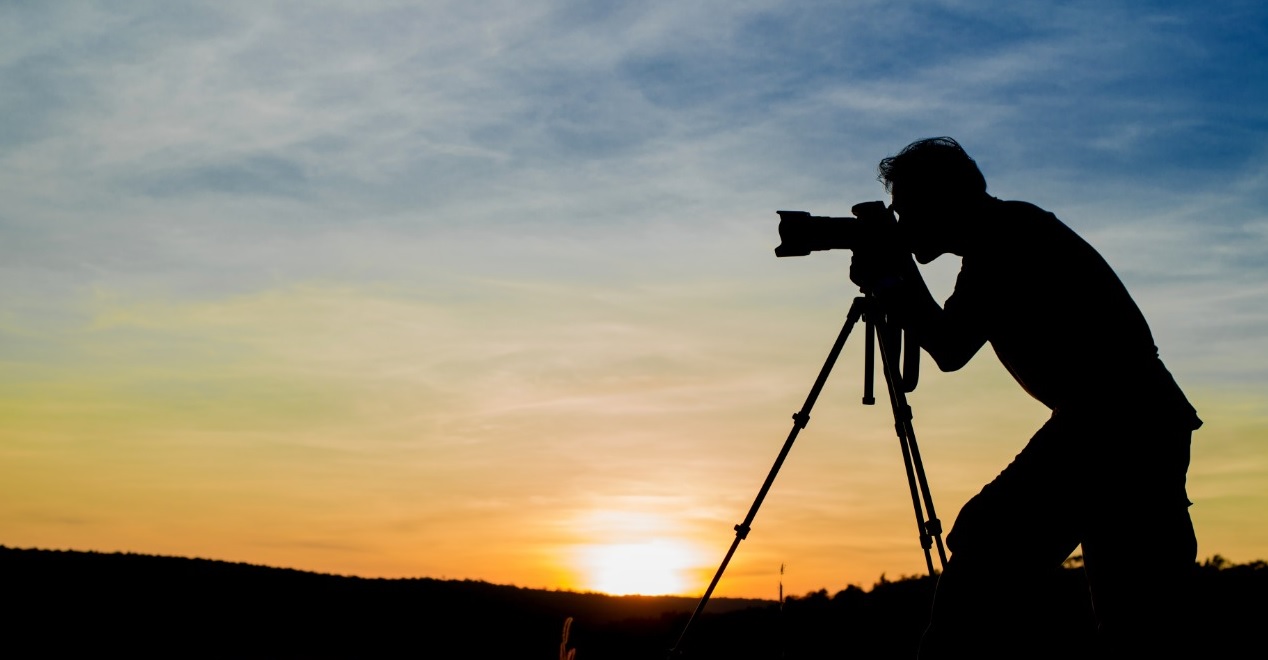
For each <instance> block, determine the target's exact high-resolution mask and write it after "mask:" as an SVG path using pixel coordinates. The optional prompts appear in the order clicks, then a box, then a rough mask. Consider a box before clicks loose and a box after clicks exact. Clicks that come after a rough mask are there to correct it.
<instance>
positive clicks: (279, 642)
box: [0, 546, 1268, 660]
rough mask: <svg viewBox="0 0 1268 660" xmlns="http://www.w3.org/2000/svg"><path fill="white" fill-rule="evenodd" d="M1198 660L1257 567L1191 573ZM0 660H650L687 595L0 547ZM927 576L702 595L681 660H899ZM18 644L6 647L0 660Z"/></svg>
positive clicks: (1076, 610)
mask: <svg viewBox="0 0 1268 660" xmlns="http://www.w3.org/2000/svg"><path fill="white" fill-rule="evenodd" d="M1197 575H1198V578H1199V579H1198V580H1197V591H1196V594H1195V600H1196V603H1195V604H1196V605H1197V607H1196V608H1195V610H1196V611H1197V612H1198V614H1197V617H1198V618H1197V619H1195V621H1194V627H1195V630H1196V632H1197V636H1198V637H1199V639H1200V640H1202V647H1203V648H1204V649H1205V651H1206V652H1205V653H1204V654H1203V657H1209V658H1223V657H1240V656H1239V655H1238V649H1242V648H1248V649H1249V648H1255V647H1256V646H1257V645H1258V644H1259V643H1260V642H1261V639H1260V636H1261V634H1262V630H1263V622H1264V621H1268V566H1266V565H1265V564H1264V562H1262V561H1260V562H1253V563H1251V564H1244V565H1232V564H1229V563H1227V562H1225V561H1224V560H1222V559H1221V558H1219V557H1218V556H1217V557H1215V558H1213V559H1211V560H1208V561H1207V562H1205V563H1204V564H1203V565H1201V566H1199V567H1197ZM1060 577H1061V584H1054V585H1053V589H1052V590H1051V592H1050V593H1047V594H1046V595H1045V598H1044V599H1043V601H1042V602H1041V603H1039V604H1036V605H1034V607H1036V608H1037V609H1036V614H1037V617H1036V619H1037V620H1039V621H1041V622H1042V623H1043V624H1044V625H1043V628H1042V630H1037V631H1036V634H1040V635H1043V638H1044V640H1045V642H1044V646H1043V648H1044V650H1045V652H1046V653H1047V654H1048V655H1045V656H1044V657H1055V656H1057V655H1058V654H1061V655H1062V656H1063V657H1076V658H1077V657H1087V652H1088V644H1089V641H1090V635H1091V632H1092V631H1091V623H1090V611H1089V610H1088V608H1087V603H1086V584H1085V582H1084V581H1083V578H1082V571H1081V570H1077V569H1069V570H1066V571H1063V572H1062V574H1061V576H1060ZM0 585H2V588H3V592H2V593H3V595H4V612H5V614H4V617H3V619H2V620H3V622H4V623H3V628H2V629H0V630H2V631H3V634H4V640H5V643H4V647H3V648H5V649H6V656H9V657H67V656H77V657H83V656H92V657H99V656H126V657H164V658H189V657H194V658H199V657H218V658H230V657H231V658H395V657H412V658H446V657H454V658H481V659H482V658H514V659H529V658H546V659H550V658H554V657H557V656H558V654H559V645H560V632H561V628H562V625H563V622H564V620H565V619H566V618H568V617H572V618H573V620H574V621H573V624H572V629H571V635H570V639H569V643H568V646H569V648H575V649H576V650H577V658H578V660H590V659H592V658H593V659H596V660H597V659H613V660H616V659H621V658H650V659H655V660H661V659H663V658H665V657H666V652H667V650H668V649H670V648H671V647H673V646H674V644H675V642H676V641H677V640H678V636H679V634H680V633H681V632H682V629H683V626H684V625H685V623H686V620H687V617H688V615H689V613H690V612H691V611H692V610H693V609H694V608H695V606H696V603H697V602H698V601H697V599H695V598H650V597H613V596H605V595H601V594H586V593H576V592H566V591H548V590H538V589H524V588H519V587H512V586H503V585H495V584H489V583H486V582H476V581H456V580H434V579H427V578H418V579H402V580H387V579H365V578H357V577H344V576H336V575H325V574H318V573H307V572H302V571H296V570H289V569H279V568H268V567H263V566H255V565H249V564H235V563H228V562H219V561H210V560H203V559H182V558H175V557H155V556H147V555H136V554H118V553H116V554H104V553H92V552H69V551H48V550H19V549H12V548H5V547H3V546H0ZM932 587H933V581H932V580H931V579H929V578H904V579H900V580H897V581H888V580H884V579H883V578H882V580H881V581H880V582H879V583H878V584H876V585H874V586H873V587H872V588H871V589H870V590H868V591H864V590H863V589H861V588H858V587H850V588H848V589H846V590H844V591H841V592H839V593H837V594H835V595H829V594H828V592H827V591H820V592H817V593H811V594H806V595H805V596H802V597H799V598H789V599H787V600H786V602H785V603H783V605H782V606H781V604H780V603H777V602H775V601H761V600H756V601H745V600H730V599H716V600H711V601H710V603H709V607H708V609H707V610H706V614H705V616H704V617H702V618H701V619H700V620H698V621H697V622H695V623H694V624H693V626H692V629H691V631H690V637H689V638H688V643H687V644H686V645H685V646H684V650H685V651H686V653H685V654H684V655H683V657H684V658H701V659H703V658H719V659H722V658H726V659H727V660H735V659H744V658H786V659H792V658H869V659H871V658H911V657H913V655H914V650H915V648H916V642H917V640H918V638H919V634H920V630H921V628H922V627H923V624H924V618H925V616H926V613H927V610H928V606H929V598H930V595H931V593H932ZM15 649H22V650H23V651H22V652H21V653H16V654H11V653H9V652H10V651H13V650H15Z"/></svg>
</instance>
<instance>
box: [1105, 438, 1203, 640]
mask: <svg viewBox="0 0 1268 660" xmlns="http://www.w3.org/2000/svg"><path fill="white" fill-rule="evenodd" d="M1189 436H1190V434H1189V433H1188V432H1184V433H1175V432H1174V431H1171V432H1159V433H1153V434H1148V437H1145V438H1143V440H1144V442H1142V443H1140V444H1141V445H1142V448H1141V449H1139V450H1137V451H1135V452H1130V453H1128V452H1120V453H1116V454H1114V455H1112V456H1110V457H1109V459H1108V460H1106V462H1105V465H1106V467H1107V471H1106V473H1105V474H1103V475H1102V479H1103V484H1104V485H1102V486H1101V487H1100V488H1099V489H1098V498H1099V499H1101V500H1102V501H1101V503H1100V505H1099V506H1098V507H1097V515H1096V516H1095V517H1094V519H1093V522H1092V524H1091V526H1090V529H1089V531H1088V535H1087V538H1085V539H1084V541H1083V549H1084V560H1085V565H1086V567H1087V573H1088V580H1089V582H1090V583H1091V588H1092V600H1093V604H1094V606H1095V609H1096V617H1097V620H1098V621H1099V623H1100V637H1101V640H1100V642H1101V645H1102V647H1103V648H1102V654H1103V655H1104V656H1105V657H1110V658H1112V657H1129V656H1136V655H1140V654H1146V655H1145V656H1142V657H1148V655H1147V654H1152V653H1157V654H1159V657H1161V656H1163V655H1166V656H1170V655H1173V654H1175V653H1181V654H1182V653H1183V651H1184V650H1185V647H1186V645H1187V644H1188V643H1189V640H1188V639H1187V630H1188V627H1189V625H1188V614H1189V610H1188V608H1189V607H1190V606H1191V603H1190V601H1189V597H1190V594H1189V589H1190V588H1191V580H1192V578H1193V572H1194V570H1195V562H1196V560H1197V538H1196V536H1195V535H1194V532H1193V522H1192V520H1191V519H1190V517H1189V511H1188V504H1189V502H1188V499H1187V497H1186V494H1185V489H1184V482H1185V472H1186V471H1187V469H1188V464H1189ZM1138 437H1139V436H1138ZM1124 654H1126V655H1124Z"/></svg>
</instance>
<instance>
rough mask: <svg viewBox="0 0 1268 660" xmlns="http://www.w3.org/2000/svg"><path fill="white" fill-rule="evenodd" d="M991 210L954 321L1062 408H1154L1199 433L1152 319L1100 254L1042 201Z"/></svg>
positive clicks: (968, 255)
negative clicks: (1161, 353)
mask: <svg viewBox="0 0 1268 660" xmlns="http://www.w3.org/2000/svg"><path fill="white" fill-rule="evenodd" d="M984 211H985V213H984V214H983V215H982V216H981V217H980V218H979V219H978V220H979V222H980V224H979V232H980V234H979V236H978V237H977V240H975V241H974V242H973V248H972V249H970V250H967V251H966V252H965V254H964V256H963V266H962V269H961V272H960V277H959V280H958V281H957V283H956V288H955V292H954V293H953V294H952V296H951V297H950V298H949V299H948V300H947V302H946V305H945V306H944V308H945V310H946V312H947V314H948V316H949V317H950V318H951V319H952V322H953V323H954V324H955V325H956V326H959V327H961V328H962V329H963V331H964V332H968V333H977V334H980V336H981V337H982V338H984V339H985V340H987V341H989V342H991V346H992V348H994V349H995V352H996V354H997V355H998V356H999V359H1000V361H1001V362H1002V363H1003V364H1004V366H1005V367H1006V368H1007V369H1008V370H1009V372H1010V373H1011V374H1012V375H1013V376H1014V377H1015V378H1016V379H1017V381H1018V383H1020V384H1021V386H1022V387H1023V388H1025V389H1026V391H1027V392H1029V393H1030V394H1031V395H1033V396H1034V397H1035V398H1037V399H1039V400H1040V401H1041V402H1043V403H1044V404H1045V405H1047V406H1048V407H1049V408H1051V409H1053V410H1078V411H1102V410H1109V409H1111V408H1115V409H1123V408H1126V409H1127V410H1131V409H1132V408H1142V409H1143V408H1147V409H1149V410H1150V411H1151V412H1152V413H1153V414H1164V415H1167V416H1169V417H1170V416H1174V418H1175V421H1181V420H1183V422H1184V423H1191V424H1193V426H1191V428H1196V425H1197V423H1198V422H1197V420H1196V417H1195V416H1194V411H1193V408H1192V406H1190V405H1189V403H1188V401H1187V400H1185V398H1184V395H1183V393H1182V392H1181V391H1180V389H1179V388H1178V387H1177V386H1176V385H1175V382H1174V380H1173V379H1172V378H1171V375H1170V374H1169V373H1168V372H1167V370H1166V368H1165V367H1163V365H1162V362H1161V360H1159V359H1158V349H1157V347H1156V346H1155V345H1154V340H1153V336H1152V334H1151V333H1150V331H1149V326H1148V324H1147V323H1146V321H1145V318H1144V316H1143V315H1142V314H1141V312H1140V309H1139V308H1138V307H1137V305H1136V303H1135V301H1133V300H1132V298H1131V295H1130V294H1129V293H1128V292H1127V289H1126V287H1124V286H1123V283H1122V281H1121V280H1120V279H1119V278H1118V276H1117V275H1116V274H1115V273H1114V271H1113V269H1112V268H1110V266H1109V265H1108V264H1107V263H1106V262H1105V260H1104V259H1103V258H1102V257H1101V256H1100V254H1098V253H1097V252H1096V250H1095V249H1094V248H1093V247H1092V246H1091V245H1089V244H1088V243H1087V242H1086V241H1084V240H1083V239H1082V238H1080V237H1079V236H1078V235H1077V234H1075V233H1074V231H1073V230H1071V229H1070V228H1069V227H1067V226H1066V225H1065V224H1064V223H1062V222H1061V221H1060V220H1058V219H1057V218H1056V216H1054V215H1053V214H1051V213H1048V212H1047V211H1044V210H1042V209H1040V208H1038V207H1036V206H1034V205H1032V204H1028V203H1025V202H1006V201H999V200H992V201H991V202H990V203H989V204H987V205H985V207H984Z"/></svg>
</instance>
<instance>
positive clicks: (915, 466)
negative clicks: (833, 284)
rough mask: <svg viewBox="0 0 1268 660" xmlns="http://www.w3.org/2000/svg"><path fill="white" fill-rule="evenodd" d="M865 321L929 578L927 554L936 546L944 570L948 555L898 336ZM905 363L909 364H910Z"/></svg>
mask: <svg viewBox="0 0 1268 660" xmlns="http://www.w3.org/2000/svg"><path fill="white" fill-rule="evenodd" d="M867 320H868V323H869V324H872V325H876V326H877V327H876V337H877V343H878V344H879V346H880V353H881V367H882V369H883V370H884V372H885V384H886V386H887V389H888V390H889V401H890V405H891V406H892V407H893V409H894V432H895V433H896V434H897V435H898V442H899V444H900V445H901V447H902V452H903V464H904V466H905V468H906V471H907V484H908V487H909V488H910V490H911V502H912V508H913V509H914V510H915V512H916V525H917V528H918V529H919V533H920V547H921V548H923V549H924V552H925V564H926V566H927V567H928V569H929V574H930V575H933V574H934V572H935V571H934V565H933V557H932V555H931V553H930V550H931V548H932V547H933V544H934V542H935V541H936V543H937V548H938V559H939V561H940V563H941V566H942V567H943V568H945V567H946V565H947V552H946V548H945V547H944V546H943V543H942V522H941V521H940V520H938V516H937V514H936V513H935V512H934V508H933V495H932V494H931V493H930V491H929V480H928V478H927V477H926V475H925V468H924V463H923V461H921V459H920V449H919V447H918V446H917V444H916V432H915V429H914V428H913V427H912V424H911V420H912V413H911V406H909V405H908V404H907V395H906V391H907V389H906V386H905V385H904V383H903V378H902V376H901V375H900V374H899V373H898V367H897V364H898V355H897V353H896V352H895V350H896V349H897V347H898V346H899V345H900V341H899V336H898V335H899V332H898V331H897V329H895V328H891V327H890V326H889V325H888V324H886V323H885V319H884V317H883V315H882V314H879V313H873V314H871V315H869V316H868V317H867ZM908 362H909V363H910V360H909V361H908ZM926 514H927V517H926Z"/></svg>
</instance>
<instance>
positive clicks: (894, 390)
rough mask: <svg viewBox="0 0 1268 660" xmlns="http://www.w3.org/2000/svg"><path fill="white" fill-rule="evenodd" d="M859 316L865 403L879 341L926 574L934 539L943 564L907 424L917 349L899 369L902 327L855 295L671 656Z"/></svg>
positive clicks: (872, 301) (747, 526) (938, 531)
mask: <svg viewBox="0 0 1268 660" xmlns="http://www.w3.org/2000/svg"><path fill="white" fill-rule="evenodd" d="M860 318H862V319H863V322H864V325H865V327H866V335H865V341H866V344H865V348H864V350H865V353H864V367H863V378H864V380H863V405H873V404H874V403H876V397H875V396H873V383H874V373H875V364H876V362H875V353H876V349H877V348H878V347H879V349H880V355H881V368H882V371H883V373H884V374H885V383H886V386H887V389H888V390H889V402H890V406H891V407H892V408H893V410H894V431H895V433H897V435H898V442H899V445H901V446H902V452H903V463H904V465H905V467H906V470H907V485H908V487H909V488H910V490H911V503H912V507H913V508H914V509H915V512H916V528H917V530H918V531H919V535H920V546H921V548H923V549H924V553H925V564H926V565H927V567H928V569H929V574H930V575H935V570H934V566H933V555H932V552H931V550H932V548H933V546H934V542H935V541H936V542H937V548H938V559H939V561H940V565H941V566H943V567H945V566H946V563H947V553H946V549H945V548H944V547H943V544H942V523H941V522H939V520H938V516H937V514H935V513H934V509H933V496H932V495H930V493H929V482H928V479H926V477H925V468H924V463H923V462H922V461H921V460H920V450H919V448H918V447H917V446H916V433H915V430H914V429H913V428H912V425H911V419H912V414H911V408H910V407H909V406H908V405H907V394H908V393H909V392H912V391H913V390H915V388H916V381H917V378H918V373H919V369H918V365H919V357H920V353H919V349H918V348H917V347H915V346H914V345H909V346H908V347H907V350H906V351H905V353H906V355H905V356H904V358H905V359H904V364H903V367H902V372H900V371H899V352H900V351H901V348H900V346H901V344H902V330H901V329H900V328H899V327H898V326H896V325H893V324H891V323H889V322H888V319H887V318H886V316H885V313H884V311H883V310H882V309H881V306H880V304H879V302H878V301H877V300H876V298H875V297H873V296H872V295H870V294H869V295H866V296H864V297H860V298H855V299H854V302H853V304H851V305H850V311H849V314H847V315H846V319H845V325H844V326H843V327H842V328H841V333H840V334H839V335H838V336H837V340H836V343H834V344H833V345H832V350H830V351H829V352H828V358H827V360H826V361H824V363H823V368H822V369H820V370H819V377H818V378H816V379H815V382H814V385H813V386H812V387H811V388H810V394H809V395H808V396H806V402H805V404H804V405H802V407H801V410H799V411H798V412H796V413H794V414H793V416H792V418H793V427H792V430H791V431H789V433H788V439H787V440H785V441H784V446H783V447H782V448H781V449H780V451H779V456H778V457H776V458H775V464H774V465H772V466H771V469H770V473H768V474H767V475H766V481H765V482H764V483H763V484H762V487H761V489H760V490H759V491H758V493H757V498H756V499H755V500H754V501H753V506H752V507H750V508H749V511H748V515H747V516H745V517H744V522H741V523H740V524H738V525H736V526H735V540H734V541H732V542H731V548H730V549H729V550H727V553H726V556H725V557H723V559H722V565H721V566H718V571H717V573H715V574H714V575H713V580H712V581H711V582H710V583H709V588H708V589H706V590H705V592H704V596H703V597H702V598H701V599H700V604H698V605H696V609H695V611H694V612H692V614H691V618H690V619H688V620H687V625H686V626H684V627H683V631H682V634H681V635H680V636H679V637H678V643H677V644H675V645H674V648H673V649H671V650H670V652H669V654H670V657H675V656H678V655H681V653H682V646H683V641H684V640H686V638H687V631H689V630H690V629H691V624H692V623H693V622H694V621H695V620H696V618H697V617H699V616H700V613H701V612H702V611H704V607H705V605H706V604H707V603H708V602H709V597H710V596H712V595H713V590H714V589H715V588H717V586H718V581H719V580H721V579H722V574H723V573H724V572H725V571H726V567H727V564H729V563H730V562H731V557H732V556H733V555H734V554H735V550H736V548H738V547H739V545H740V541H743V540H744V539H745V538H747V537H748V533H749V532H750V531H751V530H752V524H753V519H754V518H755V517H757V510H758V509H759V508H761V506H762V501H763V500H765V499H766V493H767V491H769V490H770V487H771V484H773V483H774V482H775V476H776V475H777V474H778V473H779V468H780V467H781V466H782V465H783V464H784V459H786V458H787V457H788V452H789V451H790V450H791V449H792V445H793V442H794V441H795V440H796V439H797V434H798V433H800V432H801V429H804V428H806V425H807V424H808V423H809V422H810V409H811V408H813V407H814V405H815V401H816V400H817V399H818V398H819V392H820V391H821V390H822V389H823V386H824V384H825V383H826V382H827V380H828V374H830V373H831V372H832V367H833V366H834V365H835V364H836V361H837V357H838V356H840V354H841V349H842V348H844V347H845V340H846V339H847V338H849V336H850V331H851V330H853V329H854V326H855V324H856V323H857V322H858V321H859V319H860Z"/></svg>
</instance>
